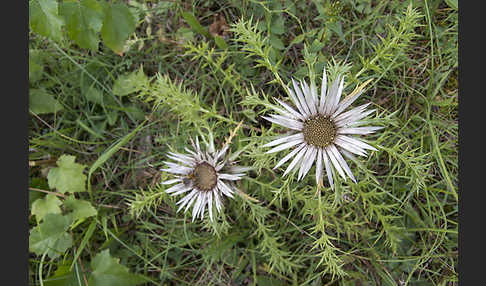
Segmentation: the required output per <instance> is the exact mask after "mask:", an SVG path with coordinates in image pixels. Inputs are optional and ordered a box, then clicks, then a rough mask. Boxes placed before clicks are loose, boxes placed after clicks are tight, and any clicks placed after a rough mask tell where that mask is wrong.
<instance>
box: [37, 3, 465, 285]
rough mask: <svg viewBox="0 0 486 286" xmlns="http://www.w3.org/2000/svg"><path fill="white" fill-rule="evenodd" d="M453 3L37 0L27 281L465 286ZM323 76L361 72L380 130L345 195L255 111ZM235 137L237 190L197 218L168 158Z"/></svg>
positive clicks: (353, 78)
mask: <svg viewBox="0 0 486 286" xmlns="http://www.w3.org/2000/svg"><path fill="white" fill-rule="evenodd" d="M457 9H458V8H457V0H456V1H454V0H446V1H441V0H434V1H431V0H428V1H392V0H388V1H386V0H385V1H371V0H357V1H355V0H341V1H325V0H308V1H291V0H268V1H259V0H224V1H215V0H210V1H184V0H174V1H153V0H130V1H107V0H80V1H76V0H59V1H58V0H30V1H29V15H30V17H29V21H30V22H29V24H30V32H29V84H30V92H29V115H30V121H29V166H30V169H29V209H30V212H31V215H30V229H31V230H30V235H29V251H30V258H29V277H30V283H31V285H46V286H47V285H51V286H52V285H90V286H91V285H457V284H458V273H457V263H458V197H457V193H458V160H457V156H458V148H457V143H458V123H457V118H458V114H457V112H458V68H457V65H458V58H457V48H458V40H457V32H458V11H457ZM324 67H326V68H327V70H328V72H329V74H330V76H329V77H328V78H329V80H334V78H336V76H337V75H338V73H344V74H345V76H346V81H345V86H344V93H345V94H350V93H351V92H352V91H353V90H354V89H355V88H356V87H358V86H360V85H361V84H363V83H364V82H367V81H369V83H368V84H367V86H366V90H365V92H364V93H363V95H361V97H360V98H359V99H358V100H357V101H356V102H355V103H354V104H353V106H357V105H360V104H362V103H365V102H372V104H371V106H370V107H372V108H375V109H377V111H376V112H375V113H374V114H373V116H372V118H373V119H371V120H370V124H371V125H373V126H383V127H384V128H383V129H381V130H380V131H378V132H377V133H376V134H373V135H368V136H367V137H366V139H367V140H368V142H369V143H370V144H372V145H373V146H374V147H376V148H377V149H378V151H373V152H371V154H370V155H369V156H368V157H367V158H364V157H360V158H357V160H356V161H354V162H351V161H349V163H350V167H351V169H352V171H353V173H354V176H355V177H356V179H357V181H358V182H357V183H356V184H354V183H352V182H351V181H350V180H348V181H346V182H344V181H343V180H342V179H341V178H340V177H335V182H334V183H335V190H331V189H330V188H327V187H324V188H321V189H318V188H317V186H316V184H315V177H314V173H315V172H314V171H313V170H314V168H315V166H314V167H312V169H311V171H310V172H309V174H308V175H307V176H306V177H305V178H304V179H303V180H301V181H299V182H298V181H297V176H296V175H295V174H293V175H292V174H291V175H290V176H286V177H282V174H283V170H282V168H277V169H276V170H273V166H275V164H276V163H277V162H278V161H279V159H280V158H281V157H282V156H283V155H282V154H279V153H272V154H265V152H266V151H268V148H263V147H262V145H263V144H265V143H267V142H269V141H270V140H272V139H273V138H275V136H277V135H280V134H281V133H282V132H283V129H282V128H280V127H278V126H277V125H272V124H270V123H269V122H267V121H265V120H264V119H262V117H261V116H262V115H265V114H268V113H269V112H271V111H272V109H273V107H274V104H275V103H276V101H275V98H278V99H286V98H287V93H286V89H285V87H286V85H287V84H288V82H289V81H290V80H291V78H292V77H294V78H296V79H306V80H313V81H315V82H320V78H321V76H322V70H323V68H324ZM240 122H242V123H241V127H240V128H237V126H238V124H239V123H240ZM235 130H236V132H235V133H234V137H233V138H232V141H231V153H232V154H236V157H235V158H237V159H238V161H239V164H240V165H243V166H252V167H253V170H252V171H250V172H248V176H247V177H245V178H244V179H242V180H241V181H240V182H239V183H238V187H239V189H240V190H241V191H242V194H240V195H239V196H235V199H225V201H224V207H223V209H222V211H221V213H220V214H218V215H215V220H214V221H213V222H211V221H210V220H209V217H208V216H207V215H205V217H204V220H202V221H201V220H195V221H194V222H191V214H190V212H187V213H186V214H184V213H183V212H179V213H176V210H177V206H176V202H177V200H178V199H179V198H180V197H171V196H169V195H167V194H166V193H164V190H165V189H167V188H168V186H167V185H161V184H160V182H161V181H163V180H167V179H168V178H170V176H169V175H168V174H166V173H163V172H161V171H160V169H161V168H164V167H165V164H164V163H163V161H166V160H167V157H166V153H167V152H168V151H177V152H184V147H186V146H189V144H190V141H189V138H190V137H195V136H200V138H201V139H202V140H208V138H209V137H210V136H212V137H213V138H214V141H215V144H216V148H221V147H222V146H223V144H224V143H225V142H226V140H227V139H228V138H229V137H230V136H231V134H232V132H234V131H235ZM170 148H174V149H170ZM287 165H288V163H286V164H285V166H287ZM324 177H325V176H324ZM325 178H326V177H325ZM325 180H326V179H325ZM326 182H327V181H325V186H328V184H326Z"/></svg>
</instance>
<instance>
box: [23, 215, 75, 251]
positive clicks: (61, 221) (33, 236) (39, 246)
mask: <svg viewBox="0 0 486 286" xmlns="http://www.w3.org/2000/svg"><path fill="white" fill-rule="evenodd" d="M70 224H71V221H70V219H69V218H68V217H65V216H63V215H61V214H47V215H46V216H45V217H44V219H43V222H42V223H41V224H40V225H39V226H38V227H35V228H33V229H32V230H31V231H30V235H29V251H31V252H34V253H35V254H37V255H42V254H44V253H45V252H46V251H47V256H49V257H50V258H56V257H58V256H59V255H61V254H62V253H64V252H65V251H66V250H67V249H68V248H70V247H71V246H72V244H73V240H72V238H71V236H70V235H69V234H68V233H67V232H66V230H67V229H68V228H69V225H70Z"/></svg>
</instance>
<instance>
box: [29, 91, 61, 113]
mask: <svg viewBox="0 0 486 286" xmlns="http://www.w3.org/2000/svg"><path fill="white" fill-rule="evenodd" d="M29 109H30V111H32V112H33V113H35V114H46V113H55V112H58V111H60V110H62V109H63V107H62V105H61V104H60V103H59V101H57V100H56V99H55V98H54V96H52V94H49V93H47V92H46V91H45V90H43V89H34V88H31V89H30V90H29Z"/></svg>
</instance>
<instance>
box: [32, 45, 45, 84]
mask: <svg viewBox="0 0 486 286" xmlns="http://www.w3.org/2000/svg"><path fill="white" fill-rule="evenodd" d="M42 65H43V62H42V59H41V57H40V56H39V51H37V50H29V82H31V83H34V82H36V81H38V80H40V79H41V78H42V72H43V70H44V68H43V66H42Z"/></svg>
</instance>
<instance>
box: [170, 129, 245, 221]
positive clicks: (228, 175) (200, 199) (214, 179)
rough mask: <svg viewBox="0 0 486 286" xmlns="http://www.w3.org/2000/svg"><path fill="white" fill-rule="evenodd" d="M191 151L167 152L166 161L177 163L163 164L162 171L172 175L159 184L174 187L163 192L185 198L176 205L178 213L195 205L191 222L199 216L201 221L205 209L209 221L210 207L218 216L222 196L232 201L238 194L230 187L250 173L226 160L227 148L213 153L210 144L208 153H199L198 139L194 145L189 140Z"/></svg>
mask: <svg viewBox="0 0 486 286" xmlns="http://www.w3.org/2000/svg"><path fill="white" fill-rule="evenodd" d="M191 143H192V147H193V148H194V150H190V149H189V148H187V147H186V148H185V150H186V152H187V154H179V153H174V152H168V155H167V157H169V158H170V159H172V160H174V161H176V162H164V163H166V164H167V167H168V168H166V169H161V171H165V172H168V173H172V174H174V175H175V178H174V179H170V180H167V181H165V182H162V184H164V185H170V184H174V183H177V184H176V185H174V186H172V187H170V188H168V189H167V190H165V192H166V193H168V194H170V195H171V196H176V195H180V194H186V195H185V196H184V197H183V198H182V199H180V200H179V201H178V202H177V204H178V205H180V206H179V208H178V209H177V212H179V211H180V210H181V209H182V208H184V206H185V207H186V208H185V210H184V213H185V212H186V211H187V210H188V209H189V207H190V206H191V205H193V204H194V206H193V208H192V221H194V219H195V218H197V217H198V216H199V217H200V218H201V219H202V218H203V217H204V210H205V208H206V206H207V208H208V212H209V218H210V219H211V221H212V220H213V203H214V204H215V205H216V210H217V212H218V213H219V212H220V210H221V206H222V196H227V197H230V198H233V194H234V193H235V192H238V190H237V189H236V187H235V186H234V185H233V182H234V181H237V180H240V179H241V178H242V177H243V176H244V175H245V172H246V171H247V170H248V169H249V168H247V167H241V166H237V165H235V164H233V162H232V158H227V156H226V151H227V150H228V145H225V146H224V147H223V148H222V149H221V150H215V149H214V144H213V142H212V140H211V141H210V143H209V144H208V150H207V151H204V152H203V151H202V150H201V147H200V145H199V139H198V138H197V137H196V142H195V143H194V140H192V138H191Z"/></svg>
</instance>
